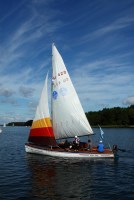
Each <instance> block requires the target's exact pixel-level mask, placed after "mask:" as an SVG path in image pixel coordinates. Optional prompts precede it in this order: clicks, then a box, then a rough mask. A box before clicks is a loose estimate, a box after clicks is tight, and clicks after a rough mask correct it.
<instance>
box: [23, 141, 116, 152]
mask: <svg viewBox="0 0 134 200" xmlns="http://www.w3.org/2000/svg"><path fill="white" fill-rule="evenodd" d="M26 145H28V146H31V147H35V148H38V149H42V150H49V151H57V152H70V153H86V154H113V151H112V150H111V149H108V148H104V152H102V153H101V152H98V151H97V147H93V148H92V149H91V150H88V149H87V148H80V149H79V150H74V149H70V148H60V147H59V146H57V147H44V146H37V145H33V144H29V143H26Z"/></svg>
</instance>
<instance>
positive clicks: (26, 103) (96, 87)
mask: <svg viewBox="0 0 134 200" xmlns="http://www.w3.org/2000/svg"><path fill="white" fill-rule="evenodd" d="M53 42H54V43H55V44H56V47H57V48H58V50H59V52H60V53H61V55H62V57H63V59H64V62H65V64H66V66H67V68H68V71H69V74H70V76H71V78H72V82H73V83H74V86H75V88H76V91H77V93H78V95H79V97H80V100H81V103H82V105H83V108H84V110H85V112H87V111H98V110H102V109H103V108H112V107H117V106H119V107H128V106H130V105H132V104H134V89H133V88H134V0H111V1H110V0H77V1H76V0H19V1H18V0H1V1H0V124H2V123H4V122H6V123H7V122H12V121H27V120H29V119H33V117H34V114H35V110H36V106H37V103H38V100H39V97H40V93H41V90H42V87H43V84H44V78H45V76H46V73H47V71H48V70H51V54H52V53H51V51H52V50H51V45H52V43H53Z"/></svg>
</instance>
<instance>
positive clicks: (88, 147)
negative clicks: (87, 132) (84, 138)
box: [87, 140, 92, 150]
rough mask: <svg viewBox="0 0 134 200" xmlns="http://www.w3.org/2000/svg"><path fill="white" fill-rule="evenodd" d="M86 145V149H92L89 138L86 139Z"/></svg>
mask: <svg viewBox="0 0 134 200" xmlns="http://www.w3.org/2000/svg"><path fill="white" fill-rule="evenodd" d="M87 145H88V146H87V149H88V150H91V149H92V142H91V140H88V142H87Z"/></svg>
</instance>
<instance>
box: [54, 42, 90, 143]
mask: <svg viewBox="0 0 134 200" xmlns="http://www.w3.org/2000/svg"><path fill="white" fill-rule="evenodd" d="M52 70H53V72H52V122H53V130H54V134H55V138H56V139H58V138H66V137H74V136H75V135H77V136H82V135H90V134H93V131H92V128H91V127H90V124H89V122H88V120H87V118H86V115H85V112H84V110H83V108H82V106H81V103H80V101H79V98H78V96H77V93H76V91H75V89H74V86H73V84H72V81H71V79H70V76H69V74H68V71H67V69H66V66H65V64H64V61H63V59H62V57H61V55H60V54H59V52H58V50H57V49H56V47H55V45H54V44H53V45H52Z"/></svg>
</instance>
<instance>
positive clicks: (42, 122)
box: [32, 118, 52, 128]
mask: <svg viewBox="0 0 134 200" xmlns="http://www.w3.org/2000/svg"><path fill="white" fill-rule="evenodd" d="M43 127H52V124H51V120H50V118H43V119H39V120H36V121H33V123H32V128H43Z"/></svg>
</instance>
